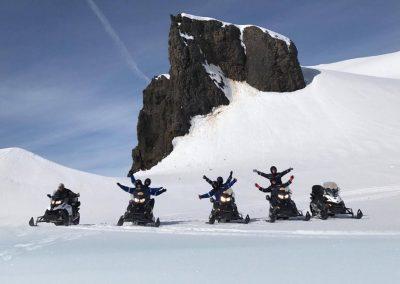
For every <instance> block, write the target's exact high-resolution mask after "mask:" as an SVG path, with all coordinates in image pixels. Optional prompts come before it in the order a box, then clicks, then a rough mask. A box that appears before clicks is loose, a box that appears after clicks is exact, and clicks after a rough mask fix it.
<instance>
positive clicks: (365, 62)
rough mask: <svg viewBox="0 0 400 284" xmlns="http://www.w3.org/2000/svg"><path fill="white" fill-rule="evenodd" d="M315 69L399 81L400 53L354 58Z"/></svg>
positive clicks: (318, 66) (322, 65)
mask: <svg viewBox="0 0 400 284" xmlns="http://www.w3.org/2000/svg"><path fill="white" fill-rule="evenodd" d="M315 67H316V68H320V69H326V70H335V71H342V72H349V73H355V74H361V75H368V76H376V77H384V78H392V79H400V51H398V52H393V53H389V54H384V55H378V56H370V57H363V58H355V59H350V60H345V61H340V62H337V63H331V64H321V65H317V66H315Z"/></svg>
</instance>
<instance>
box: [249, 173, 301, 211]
mask: <svg viewBox="0 0 400 284" xmlns="http://www.w3.org/2000/svg"><path fill="white" fill-rule="evenodd" d="M293 179H294V176H291V177H290V178H289V180H288V181H287V182H286V183H283V184H282V183H281V184H278V183H277V182H276V181H275V180H274V179H273V180H271V185H270V186H269V187H267V188H263V187H261V186H260V185H259V184H258V183H256V184H255V186H256V187H257V188H258V189H259V190H260V191H262V192H267V193H268V192H269V193H271V198H270V200H271V205H272V206H276V205H277V204H278V193H279V190H281V188H287V187H288V186H289V185H290V184H291V183H292V181H293Z"/></svg>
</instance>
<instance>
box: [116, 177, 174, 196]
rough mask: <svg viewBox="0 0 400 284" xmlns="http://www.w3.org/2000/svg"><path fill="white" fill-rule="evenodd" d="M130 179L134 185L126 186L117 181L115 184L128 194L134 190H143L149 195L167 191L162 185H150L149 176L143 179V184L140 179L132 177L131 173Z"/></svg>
mask: <svg viewBox="0 0 400 284" xmlns="http://www.w3.org/2000/svg"><path fill="white" fill-rule="evenodd" d="M131 180H132V182H133V183H134V185H135V187H128V186H125V185H122V184H120V183H119V182H117V185H118V186H119V187H120V188H121V189H122V190H123V191H126V192H128V193H130V194H133V193H134V192H135V191H143V192H144V193H145V194H146V195H147V196H150V195H154V196H158V195H160V194H163V193H164V192H166V191H167V189H166V188H163V187H150V184H151V180H150V179H149V178H147V179H146V180H145V182H144V184H143V183H142V181H141V180H140V179H138V180H137V179H135V178H134V177H133V175H132V176H131Z"/></svg>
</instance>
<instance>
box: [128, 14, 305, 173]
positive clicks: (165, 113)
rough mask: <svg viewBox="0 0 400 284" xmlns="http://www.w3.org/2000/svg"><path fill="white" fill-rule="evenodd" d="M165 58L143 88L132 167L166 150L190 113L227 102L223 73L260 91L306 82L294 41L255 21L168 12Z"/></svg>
mask: <svg viewBox="0 0 400 284" xmlns="http://www.w3.org/2000/svg"><path fill="white" fill-rule="evenodd" d="M169 61H170V64H171V67H170V71H169V74H163V75H160V76H157V77H154V78H153V79H152V81H151V82H150V84H149V85H148V86H147V88H146V89H145V90H144V91H143V108H142V110H141V111H140V114H139V120H138V125H137V135H138V145H137V147H136V148H135V149H133V151H132V157H133V166H132V171H133V172H135V171H138V170H144V169H149V168H151V167H152V166H154V165H156V164H157V163H158V162H159V161H161V160H162V159H163V158H164V157H165V156H167V155H168V154H169V153H171V151H172V148H173V146H172V140H173V139H174V138H175V137H177V136H182V135H185V134H187V133H188V131H189V129H190V120H191V118H192V117H193V116H196V115H205V114H208V113H210V112H211V111H212V109H213V108H215V107H218V106H221V105H227V104H229V100H228V99H227V97H226V95H225V88H226V86H225V84H226V83H225V82H226V78H229V79H232V80H236V81H246V82H247V83H248V84H250V85H251V86H253V87H255V88H257V89H259V90H261V91H274V92H290V91H295V90H298V89H301V88H303V87H304V86H305V82H304V78H303V74H302V72H301V68H300V65H299V62H298V60H297V49H296V46H295V45H294V43H293V42H292V41H290V40H289V39H288V38H286V37H284V36H282V35H279V34H277V33H274V32H272V31H269V30H266V29H264V28H260V27H256V26H247V25H246V26H244V25H233V24H229V23H224V22H221V21H218V20H215V19H210V18H203V17H196V16H192V15H187V14H178V15H176V16H171V27H170V32H169Z"/></svg>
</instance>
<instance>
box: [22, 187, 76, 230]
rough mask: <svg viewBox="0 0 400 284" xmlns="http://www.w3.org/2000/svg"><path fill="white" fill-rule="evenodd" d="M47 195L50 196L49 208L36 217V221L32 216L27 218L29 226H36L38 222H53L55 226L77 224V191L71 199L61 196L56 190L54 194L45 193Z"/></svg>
mask: <svg viewBox="0 0 400 284" xmlns="http://www.w3.org/2000/svg"><path fill="white" fill-rule="evenodd" d="M47 196H48V197H49V198H50V208H49V209H47V210H46V211H45V212H44V215H43V216H39V217H37V218H36V222H35V220H34V219H33V217H32V218H31V219H30V220H29V225H30V226H37V224H38V223H53V224H55V225H56V226H69V225H78V224H79V219H80V214H79V206H80V202H79V200H78V197H79V193H78V194H77V197H75V198H73V199H72V200H71V199H69V198H63V197H62V196H61V195H60V194H58V193H57V192H56V193H55V194H54V195H51V194H47Z"/></svg>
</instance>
